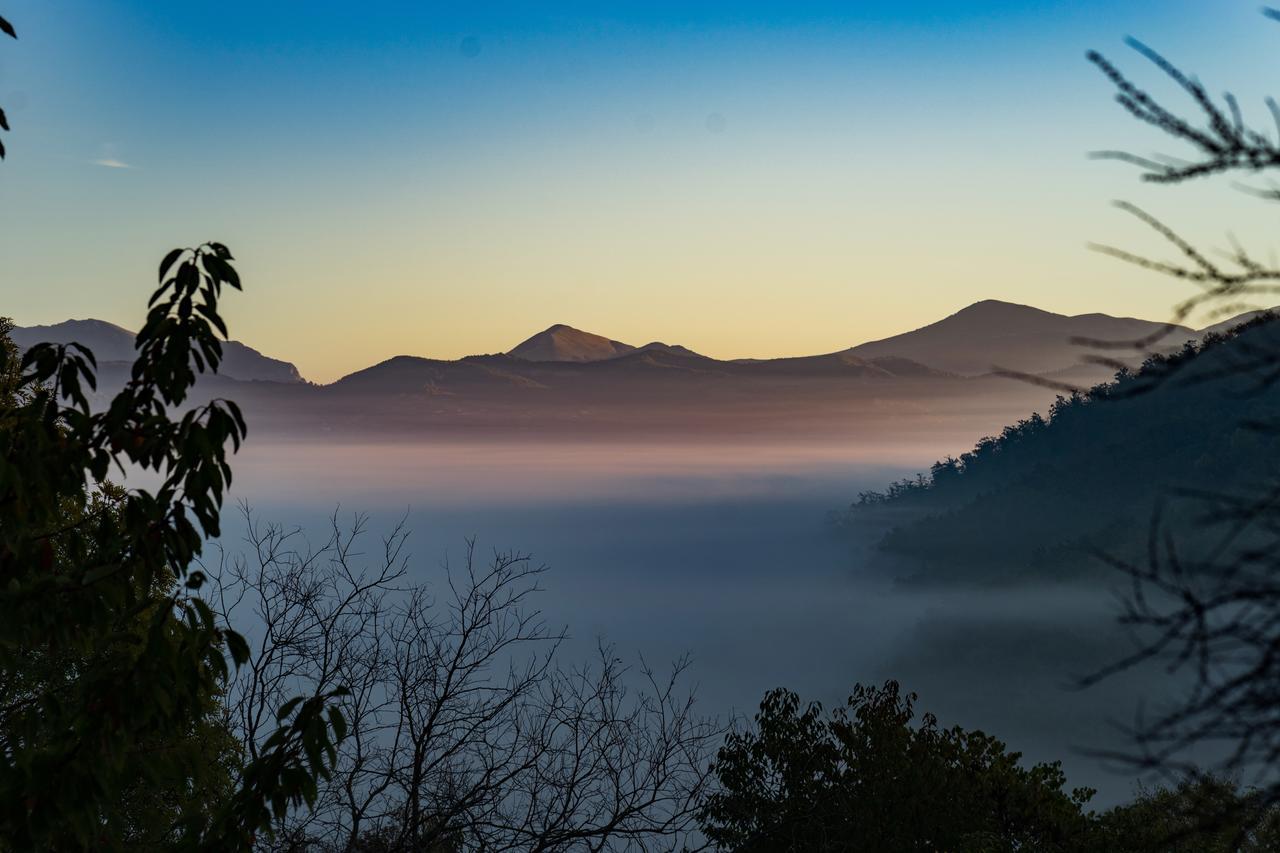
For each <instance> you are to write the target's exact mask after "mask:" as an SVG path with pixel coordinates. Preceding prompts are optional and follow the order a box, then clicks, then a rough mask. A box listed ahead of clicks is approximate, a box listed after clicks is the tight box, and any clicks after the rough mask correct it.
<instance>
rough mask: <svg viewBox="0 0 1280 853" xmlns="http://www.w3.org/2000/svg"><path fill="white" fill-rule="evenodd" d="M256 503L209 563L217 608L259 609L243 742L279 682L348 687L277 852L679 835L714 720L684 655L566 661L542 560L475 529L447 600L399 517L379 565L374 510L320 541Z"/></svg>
mask: <svg viewBox="0 0 1280 853" xmlns="http://www.w3.org/2000/svg"><path fill="white" fill-rule="evenodd" d="M245 519H246V525H247V529H248V542H247V544H248V548H247V551H248V556H247V558H245V557H243V556H239V555H232V554H229V553H227V552H226V551H222V552H221V553H220V556H219V560H218V563H217V565H216V567H213V568H211V569H210V570H209V571H210V574H211V576H212V577H214V579H215V581H216V584H215V588H216V589H217V596H216V599H215V607H216V609H217V610H218V612H219V613H220V614H221V615H222V617H223V619H224V620H225V621H234V622H235V623H237V624H250V623H252V624H254V625H255V627H254V628H253V630H251V631H249V632H248V637H249V640H250V646H251V652H250V655H249V657H248V660H247V662H246V664H245V666H244V667H243V668H242V669H241V670H240V671H239V672H238V673H237V675H236V677H235V678H234V679H233V680H232V681H231V683H230V684H229V686H228V691H227V694H226V707H227V716H228V719H229V721H230V722H231V724H232V726H233V728H234V729H235V731H236V732H237V734H238V736H239V737H240V738H241V739H242V741H243V742H244V744H245V748H246V750H247V752H248V753H249V754H250V755H251V756H252V755H256V754H257V753H258V751H259V749H260V748H261V747H260V745H261V743H262V742H263V738H264V734H265V733H267V732H269V731H270V730H271V722H272V716H273V715H272V709H273V708H275V707H276V706H277V705H278V704H279V702H280V700H281V698H282V697H285V696H288V695H289V694H290V693H293V692H297V691H302V692H306V693H324V692H328V691H330V690H331V689H332V688H333V686H334V685H338V684H341V685H344V686H345V687H346V688H348V692H347V693H346V694H345V695H344V696H343V697H342V698H341V699H340V700H339V707H340V708H341V710H342V713H343V718H344V719H345V720H346V722H347V728H348V731H347V735H346V737H345V739H344V740H343V741H342V742H341V744H339V745H338V748H337V757H336V760H335V762H334V765H333V770H332V773H331V775H330V776H329V777H328V778H327V779H326V780H325V781H324V782H323V783H322V784H321V786H320V789H319V791H318V793H317V796H316V799H315V802H314V807H313V808H309V809H297V810H295V811H292V812H290V813H289V814H288V815H286V816H285V819H284V820H283V821H282V823H281V826H280V831H279V835H278V839H279V841H278V843H279V846H280V847H281V848H282V849H300V848H306V849H318V850H343V851H356V850H363V851H452V850H493V851H502V850H511V851H525V850H540V851H569V850H604V849H646V850H647V849H654V848H655V847H657V848H663V849H675V848H677V847H678V845H679V843H680V841H681V839H683V838H684V837H685V835H686V834H687V830H688V829H689V828H690V827H691V825H692V824H693V819H694V811H695V808H696V806H697V803H698V801H699V798H700V797H701V795H702V794H703V792H704V791H705V786H706V782H707V777H708V773H707V769H706V768H707V760H708V758H709V757H710V743H711V741H712V739H713V738H714V737H715V736H716V735H717V734H718V732H717V730H716V728H715V727H714V725H713V724H712V723H710V722H709V721H706V720H703V719H700V718H698V717H697V716H696V715H695V714H694V712H693V699H692V697H691V696H683V695H681V694H680V693H679V692H678V690H677V686H678V684H677V682H678V679H679V676H680V675H681V673H682V672H683V671H684V669H685V662H683V661H680V662H677V664H676V665H675V667H674V668H673V671H672V672H671V673H670V674H669V675H668V676H667V677H665V678H659V677H658V676H657V675H656V674H655V673H654V672H653V671H652V670H650V669H649V668H647V667H644V666H642V667H641V668H640V669H639V670H638V671H633V672H630V673H628V670H627V669H626V668H625V667H624V666H623V665H622V664H621V662H620V661H619V660H618V659H617V658H616V657H615V655H614V654H613V652H612V650H611V649H609V648H607V647H604V648H601V649H600V653H599V656H598V659H597V660H596V661H594V662H593V663H592V664H591V665H586V666H581V667H577V668H572V669H565V668H563V667H561V666H560V665H559V664H558V663H557V653H558V652H559V647H560V643H561V640H562V639H563V638H564V634H563V632H559V631H554V630H552V629H550V628H549V627H548V626H547V624H546V623H545V621H544V620H543V619H542V617H541V616H540V614H539V612H538V611H537V610H536V608H535V607H534V604H533V597H534V596H535V595H536V593H537V592H538V586H537V582H538V579H539V578H540V577H541V575H542V573H543V571H544V569H543V568H541V567H539V566H537V565H535V564H533V563H531V562H530V561H529V559H528V558H527V557H526V556H523V555H520V554H511V553H500V554H495V555H494V556H493V558H492V560H491V561H490V562H489V563H488V564H487V565H486V564H482V563H481V562H480V561H479V560H478V559H477V557H476V554H475V548H474V543H468V545H467V548H466V553H465V556H464V559H463V561H462V564H461V565H460V566H457V567H453V568H450V569H449V570H448V571H447V572H446V575H447V578H446V581H445V583H444V584H443V585H442V588H441V589H440V591H439V595H438V597H437V595H436V594H435V593H434V592H433V591H432V590H431V589H430V588H428V587H427V586H425V585H423V584H421V583H413V582H411V581H410V579H409V567H408V559H407V557H406V555H405V543H406V538H407V533H406V531H405V530H404V528H403V522H402V523H401V525H400V526H397V527H396V528H395V529H394V530H393V531H392V532H391V533H390V534H388V535H387V536H386V537H385V538H384V539H383V540H382V542H381V543H380V547H377V548H375V549H373V554H374V556H373V557H372V558H371V559H369V560H367V561H366V559H365V558H363V557H362V556H361V553H362V546H361V543H362V542H363V541H364V540H365V538H366V537H367V536H368V533H367V530H366V519H365V518H364V517H362V516H357V517H355V518H354V519H353V521H352V523H351V524H350V526H343V525H342V524H340V523H339V521H338V519H337V518H336V517H335V518H334V519H333V520H332V523H331V531H330V535H329V537H328V539H327V541H325V542H324V543H323V544H322V545H321V546H320V547H318V548H315V549H313V548H311V547H310V546H308V545H307V544H306V543H305V542H303V541H302V540H301V537H300V534H299V533H298V531H296V530H285V529H283V528H281V527H279V526H276V525H264V524H260V523H258V522H257V521H256V520H255V519H254V518H253V516H252V514H251V513H249V512H248V510H247V508H246V510H245ZM250 614H252V615H250ZM635 681H638V682H639V684H640V686H641V687H642V688H643V689H640V690H635V689H634V688H633V687H632V686H629V682H635Z"/></svg>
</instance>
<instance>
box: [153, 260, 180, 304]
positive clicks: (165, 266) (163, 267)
mask: <svg viewBox="0 0 1280 853" xmlns="http://www.w3.org/2000/svg"><path fill="white" fill-rule="evenodd" d="M182 252H183V250H182V249H174V250H173V251H171V252H170V253H169V254H167V255H165V256H164V260H163V261H161V262H160V283H161V284H164V278H165V275H164V274H165V273H167V272H168V271H169V267H171V266H173V263H174V261H176V260H178V258H180V257H182ZM157 295H159V291H157Z"/></svg>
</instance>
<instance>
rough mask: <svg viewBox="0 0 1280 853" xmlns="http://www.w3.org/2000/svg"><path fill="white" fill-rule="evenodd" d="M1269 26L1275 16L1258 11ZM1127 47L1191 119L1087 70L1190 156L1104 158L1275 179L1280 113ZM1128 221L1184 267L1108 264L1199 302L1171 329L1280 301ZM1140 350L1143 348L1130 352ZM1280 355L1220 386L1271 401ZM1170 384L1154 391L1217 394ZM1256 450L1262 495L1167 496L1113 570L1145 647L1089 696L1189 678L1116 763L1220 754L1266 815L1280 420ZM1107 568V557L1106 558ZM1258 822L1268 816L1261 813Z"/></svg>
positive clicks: (1249, 354)
mask: <svg viewBox="0 0 1280 853" xmlns="http://www.w3.org/2000/svg"><path fill="white" fill-rule="evenodd" d="M1266 14H1267V15H1268V16H1269V17H1271V18H1273V19H1280V12H1277V11H1276V10H1266ZM1129 45H1130V46H1131V47H1132V48H1134V49H1135V50H1136V51H1137V52H1138V53H1139V54H1141V55H1142V56H1143V57H1144V58H1146V59H1148V60H1149V61H1150V62H1152V63H1153V64H1154V65H1155V66H1156V68H1157V69H1158V70H1159V71H1160V72H1161V73H1162V74H1163V75H1165V76H1166V77H1167V78H1168V79H1170V80H1172V81H1173V82H1174V83H1175V84H1176V85H1177V86H1178V87H1179V88H1180V89H1181V90H1182V91H1183V92H1185V93H1186V94H1187V96H1188V97H1189V98H1190V100H1191V103H1192V104H1193V106H1194V109H1195V110H1196V111H1197V112H1198V113H1199V117H1187V116H1184V115H1182V114H1180V113H1179V112H1177V111H1175V110H1173V109H1170V108H1169V107H1166V106H1165V105H1164V104H1162V103H1161V102H1160V101H1159V100H1157V99H1156V98H1154V97H1152V96H1151V95H1150V94H1148V93H1147V92H1146V91H1145V90H1143V89H1142V88H1140V87H1139V86H1137V85H1136V84H1134V83H1133V82H1132V81H1131V80H1130V79H1129V78H1128V77H1126V76H1125V75H1124V74H1123V73H1122V72H1121V71H1120V70H1119V69H1118V68H1117V66H1116V65H1115V64H1113V63H1112V62H1111V61H1109V60H1108V59H1106V58H1105V57H1103V56H1102V55H1101V54H1098V53H1096V52H1092V53H1090V54H1089V59H1090V61H1091V62H1093V63H1094V64H1095V65H1096V66H1097V67H1098V68H1099V69H1100V70H1101V71H1102V72H1103V73H1104V74H1105V75H1106V76H1107V78H1108V79H1109V80H1110V81H1111V82H1112V83H1113V84H1114V85H1115V88H1116V100H1117V101H1118V102H1119V103H1120V105H1121V106H1122V107H1124V108H1125V109H1126V110H1127V111H1129V112H1130V113H1131V114H1132V115H1134V116H1135V117H1136V118H1138V119H1139V120H1140V121H1142V122H1144V123H1145V124H1147V125H1149V126H1152V127H1154V128H1156V129H1158V130H1160V131H1162V132H1163V133H1164V134H1165V135H1166V136H1168V137H1170V138H1172V139H1174V140H1176V141H1178V142H1179V143H1182V144H1183V145H1185V146H1186V147H1187V148H1188V149H1189V150H1190V155H1189V156H1186V157H1179V158H1173V157H1165V156H1157V157H1150V158H1149V157H1138V156H1135V155H1133V154H1130V153H1128V152H1123V151H1119V152H1117V151H1105V152H1101V153H1100V155H1099V156H1101V157H1104V158H1110V159H1118V160H1122V161H1124V162H1128V163H1131V164H1135V165H1137V166H1138V167H1139V168H1140V169H1141V170H1142V177H1143V179H1144V180H1146V181H1149V182H1154V183H1157V184H1166V185H1176V184H1180V183H1183V182H1186V181H1190V180H1202V179H1205V178H1207V177H1210V176H1215V175H1233V174H1237V175H1244V176H1248V177H1252V178H1257V177H1258V176H1261V175H1264V174H1265V173H1267V172H1269V171H1273V170H1275V169H1277V168H1280V105H1277V103H1276V101H1275V100H1273V99H1267V102H1266V104H1267V107H1268V109H1269V111H1270V113H1271V115H1272V118H1273V119H1275V120H1276V123H1277V127H1276V129H1275V130H1274V131H1271V130H1261V129H1257V128H1255V127H1253V126H1251V125H1250V124H1249V123H1248V122H1246V120H1245V117H1244V113H1243V110H1242V109H1241V107H1240V105H1239V103H1238V101H1237V100H1236V98H1234V97H1233V96H1232V95H1231V94H1230V93H1227V94H1224V95H1223V96H1222V98H1221V100H1220V101H1219V100H1215V99H1214V98H1213V97H1212V96H1211V95H1210V94H1209V92H1208V90H1207V88H1206V87H1205V86H1204V84H1202V83H1201V82H1200V81H1199V80H1197V79H1196V78H1195V77H1193V76H1191V75H1188V74H1186V73H1185V72H1183V71H1182V70H1180V69H1179V68H1177V67H1176V66H1174V65H1173V64H1172V63H1171V62H1169V61H1168V60H1167V59H1165V58H1164V57H1163V56H1161V55H1160V54H1158V53H1157V52H1156V51H1154V50H1152V49H1151V48H1149V47H1148V46H1146V45H1144V44H1142V43H1140V42H1137V41H1134V40H1130V41H1129ZM1244 189H1245V190H1246V191H1247V192H1249V193H1251V194H1253V195H1255V196H1258V197H1260V198H1262V199H1265V200H1270V201H1276V200H1280V192H1277V191H1276V190H1275V189H1274V188H1258V187H1249V186H1246V187H1244ZM1121 206H1122V208H1123V209H1124V210H1126V211H1127V212H1129V213H1131V214H1133V215H1134V216H1136V217H1138V219H1140V220H1141V221H1142V222H1144V223H1146V224H1147V225H1149V226H1150V227H1151V228H1152V229H1154V230H1155V232H1156V233H1157V234H1159V235H1160V236H1161V237H1162V238H1163V239H1164V240H1165V241H1167V242H1168V243H1169V244H1170V245H1172V246H1173V247H1174V248H1175V249H1176V250H1177V251H1178V253H1179V254H1180V255H1181V260H1180V261H1178V262H1167V261H1161V260H1155V259H1151V258H1149V257H1146V256H1142V255H1136V254H1133V253H1130V252H1127V251H1122V250H1119V249H1115V248H1112V247H1100V248H1101V249H1102V251H1104V252H1106V253H1108V254H1111V255H1114V256H1116V257H1119V258H1121V259H1122V260H1125V261H1128V262H1131V263H1134V264H1137V265H1139V266H1140V267H1143V268H1146V269H1150V270H1153V271H1156V272H1159V273H1162V274H1165V275H1171V276H1174V277H1175V278H1177V279H1180V280H1182V281H1186V282H1189V283H1191V284H1193V285H1195V287H1196V288H1197V292H1196V293H1195V294H1194V295H1193V296H1191V297H1190V298H1188V299H1186V300H1184V301H1183V302H1182V303H1181V304H1179V306H1178V307H1177V309H1176V311H1175V319H1180V318H1181V317H1184V316H1187V315H1188V314H1189V313H1190V312H1191V311H1193V310H1195V309H1197V308H1200V307H1202V306H1212V307H1216V308H1217V309H1218V310H1220V311H1224V312H1235V311H1237V310H1240V309H1241V308H1242V307H1244V306H1243V305H1242V303H1243V302H1245V301H1246V300H1249V299H1253V298H1257V297H1260V296H1261V297H1270V296H1271V295H1272V294H1274V293H1275V292H1276V291H1277V289H1278V288H1280V270H1277V269H1276V268H1274V267H1273V266H1268V265H1266V264H1264V263H1262V262H1260V261H1258V260H1257V259H1256V258H1255V257H1254V256H1253V255H1251V254H1250V253H1248V252H1247V251H1246V250H1245V249H1244V248H1242V247H1240V246H1238V245H1234V244H1233V246H1232V247H1231V249H1230V251H1229V252H1227V253H1226V260H1225V261H1220V260H1217V259H1216V258H1215V257H1214V256H1213V255H1211V254H1210V253H1208V252H1203V251H1200V250H1199V249H1197V248H1196V247H1195V246H1194V245H1192V243H1191V242H1190V241H1188V240H1186V239H1185V238H1183V237H1182V236H1180V235H1179V234H1177V233H1176V232H1175V231H1174V230H1173V229H1172V228H1170V227H1168V226H1167V225H1165V224H1164V223H1163V222H1162V221H1160V220H1159V219H1157V218H1156V217H1154V216H1152V215H1150V214H1148V213H1146V212H1145V211H1143V210H1140V209H1138V208H1136V207H1134V206H1132V205H1127V204H1122V205H1121ZM1133 343H1134V344H1136V345H1138V346H1143V345H1146V344H1147V343H1148V342H1141V341H1140V342H1133ZM1278 365H1280V347H1278V346H1276V345H1274V343H1273V344H1272V345H1265V343H1264V344H1263V345H1258V346H1253V347H1248V348H1245V349H1244V350H1243V351H1242V352H1241V357H1240V358H1238V359H1237V360H1236V361H1235V362H1234V363H1233V364H1231V365H1228V366H1227V368H1226V369H1224V370H1223V371H1221V372H1220V374H1219V375H1220V376H1232V377H1241V376H1243V377H1248V378H1250V379H1252V380H1253V381H1252V388H1251V391H1250V392H1251V393H1254V394H1269V393H1272V391H1273V389H1274V388H1275V383H1276V380H1277V378H1280V368H1278ZM1215 378H1216V377H1214V376H1208V377H1190V376H1186V375H1184V374H1183V373H1181V372H1180V371H1178V370H1171V371H1168V372H1167V374H1166V375H1164V376H1162V377H1160V381H1161V382H1166V383H1167V382H1188V381H1211V380H1213V379H1215ZM1240 426H1241V428H1242V429H1243V430H1248V431H1251V432H1253V433H1254V434H1255V435H1257V436H1258V437H1260V438H1261V439H1262V442H1261V443H1262V445H1263V447H1262V449H1261V450H1260V452H1259V453H1258V454H1257V456H1256V460H1255V471H1256V472H1257V473H1259V474H1265V475H1267V476H1268V478H1269V480H1270V483H1269V484H1268V485H1266V486H1265V487H1263V488H1255V489H1248V490H1244V489H1240V488H1235V487H1234V486H1235V484H1234V483H1232V482H1231V481H1230V480H1229V479H1227V478H1224V481H1223V482H1221V483H1220V484H1219V485H1218V486H1217V487H1213V488H1205V489H1200V490H1196V491H1194V492H1190V491H1184V492H1180V493H1175V494H1172V495H1170V496H1169V498H1168V500H1167V501H1166V506H1167V505H1169V504H1174V505H1180V506H1181V507H1183V508H1184V509H1183V510H1182V512H1181V513H1179V514H1178V515H1177V516H1175V517H1182V518H1185V517H1186V514H1187V510H1186V509H1185V508H1186V507H1191V508H1193V509H1194V511H1195V518H1194V521H1193V522H1191V523H1185V522H1184V523H1176V524H1175V523H1170V521H1169V518H1170V516H1171V513H1169V512H1167V511H1162V510H1158V511H1157V513H1156V514H1155V516H1154V517H1153V519H1152V522H1151V524H1150V531H1149V534H1148V537H1147V539H1148V544H1147V548H1146V553H1145V556H1144V557H1143V558H1140V559H1136V560H1125V559H1117V558H1115V557H1109V558H1108V559H1109V561H1110V562H1111V563H1112V564H1113V565H1114V566H1115V567H1116V568H1117V569H1119V570H1120V571H1122V572H1123V573H1124V574H1125V575H1126V576H1127V577H1128V578H1129V580H1130V581H1131V583H1132V592H1131V594H1130V595H1129V597H1128V601H1127V605H1126V610H1125V613H1124V615H1123V617H1122V618H1123V620H1124V622H1126V623H1127V624H1129V625H1131V626H1133V627H1134V628H1135V630H1136V631H1137V632H1138V634H1139V636H1140V637H1141V644H1140V646H1139V647H1138V649H1137V650H1136V651H1135V652H1134V653H1133V654H1132V655H1130V656H1128V657H1125V658H1123V659H1121V660H1118V661H1117V662H1116V663H1115V664H1114V665H1113V666H1112V667H1109V668H1108V669H1106V670H1104V671H1102V672H1099V673H1097V674H1095V675H1094V676H1093V677H1091V678H1090V679H1087V680H1086V683H1092V682H1095V681H1097V680H1099V679H1101V678H1106V677H1110V676H1112V675H1114V674H1115V673H1117V672H1121V671H1124V670H1126V669H1128V668H1129V667H1132V666H1136V665H1139V664H1141V663H1145V662H1149V661H1160V662H1162V663H1164V664H1165V665H1167V666H1168V667H1169V669H1170V670H1171V671H1182V670H1188V671H1190V672H1191V673H1192V674H1193V676H1194V682H1195V685H1194V687H1193V688H1192V689H1191V690H1190V692H1189V693H1187V694H1186V695H1185V696H1183V697H1182V698H1181V699H1180V701H1177V702H1175V703H1173V704H1171V705H1168V706H1165V707H1161V708H1159V709H1157V711H1156V713H1155V714H1153V715H1152V716H1150V717H1148V718H1146V719H1142V720H1139V722H1138V723H1137V724H1136V725H1135V726H1134V730H1133V734H1134V737H1135V739H1136V743H1137V745H1138V749H1137V751H1136V754H1133V755H1124V756H1117V757H1120V758H1124V759H1126V760H1129V761H1132V762H1134V763H1135V764H1137V765H1138V766H1139V767H1142V768H1147V769H1153V770H1160V771H1165V772H1169V773H1173V774H1175V778H1177V776H1179V775H1181V776H1184V777H1187V778H1195V777H1196V776H1197V775H1198V774H1199V773H1200V768H1199V764H1200V762H1201V761H1202V760H1203V754H1200V755H1197V754H1196V751H1197V750H1198V749H1202V748H1203V747H1205V746H1206V745H1215V744H1216V745H1222V747H1223V749H1224V750H1225V754H1221V753H1220V765H1219V766H1220V767H1221V769H1223V770H1224V771H1226V772H1229V773H1236V774H1248V776H1249V778H1250V779H1251V781H1254V782H1255V783H1256V784H1257V785H1258V786H1259V792H1258V797H1259V798H1260V801H1261V804H1262V805H1263V806H1264V807H1265V806H1270V805H1274V804H1277V803H1280V716H1277V713H1276V707H1277V705H1276V701H1275V697H1276V696H1277V695H1280V657H1278V656H1277V655H1276V649H1277V648H1280V557H1277V555H1278V554H1280V487H1277V486H1276V485H1275V483H1276V482H1277V480H1276V474H1277V473H1280V472H1278V471H1277V457H1276V454H1275V452H1274V446H1275V440H1276V437H1277V421H1276V420H1275V419H1274V418H1264V419H1258V420H1255V421H1251V422H1248V423H1244V424H1241V425H1240ZM1104 556H1106V555H1104ZM1259 813H1266V809H1265V808H1264V809H1262V811H1261V812H1259Z"/></svg>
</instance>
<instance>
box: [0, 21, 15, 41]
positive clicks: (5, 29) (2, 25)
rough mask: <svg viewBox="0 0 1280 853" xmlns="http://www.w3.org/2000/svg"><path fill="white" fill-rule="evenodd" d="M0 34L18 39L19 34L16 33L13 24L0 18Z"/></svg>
mask: <svg viewBox="0 0 1280 853" xmlns="http://www.w3.org/2000/svg"><path fill="white" fill-rule="evenodd" d="M0 33H5V34H7V35H10V36H12V37H13V38H17V37H18V34H17V33H16V32H14V29H13V24H11V23H9V22H8V21H6V20H5V19H4V18H0Z"/></svg>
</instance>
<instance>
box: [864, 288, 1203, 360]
mask: <svg viewBox="0 0 1280 853" xmlns="http://www.w3.org/2000/svg"><path fill="white" fill-rule="evenodd" d="M1165 325H1166V324H1164V323H1156V322H1152V321H1150V320H1136V319H1133V318H1130V317H1112V316H1110V315H1107V314H1079V315H1076V316H1074V317H1072V316H1066V315H1063V314H1054V313H1052V312H1049V311H1042V310H1040V309H1039V308H1032V307H1030V306H1027V305H1015V304H1013V303H1011V302H1000V301H998V300H995V299H987V300H984V301H982V302H977V303H975V304H973V305H970V306H969V307H967V308H964V309H962V310H960V311H957V312H956V313H955V314H952V315H951V316H949V317H945V318H943V319H941V320H939V321H937V322H936V323H930V324H929V325H928V326H924V327H923V328H920V329H916V330H914V331H911V332H906V333H904V334H901V335H894V336H893V337H889V338H884V339H882V340H878V341H871V342H869V343H865V344H860V345H858V346H855V347H852V348H851V349H849V350H848V352H850V353H852V354H853V355H858V356H862V357H864V358H875V357H884V356H900V357H902V358H909V359H912V360H914V361H918V362H921V363H923V364H927V365H929V366H931V367H935V368H938V369H940V370H946V371H950V372H953V373H959V374H962V375H966V376H975V375H979V374H982V373H987V372H989V371H991V370H992V368H995V367H1000V368H1005V369H1009V370H1017V371H1022V372H1024V373H1035V374H1044V373H1050V372H1054V371H1062V370H1065V369H1068V368H1072V367H1073V366H1075V365H1078V364H1079V363H1080V361H1081V359H1082V358H1083V357H1084V356H1086V355H1087V354H1089V352H1090V350H1089V349H1088V348H1086V347H1082V346H1080V345H1079V344H1076V343H1073V340H1074V339H1076V338H1091V339H1097V340H1105V341H1132V340H1136V339H1138V338H1142V337H1145V336H1147V335H1150V334H1153V333H1155V332H1158V331H1160V330H1161V329H1163V328H1165ZM1197 336H1198V333H1197V332H1195V331H1193V330H1192V329H1188V328H1185V327H1176V328H1175V331H1174V332H1173V333H1172V334H1170V335H1169V336H1168V337H1167V338H1166V339H1165V342H1166V343H1167V345H1168V346H1169V347H1170V348H1174V347H1178V346H1181V345H1182V344H1183V343H1184V342H1185V341H1187V340H1190V339H1192V338H1195V337H1197ZM1108 354H1109V355H1111V354H1112V353H1108Z"/></svg>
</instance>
